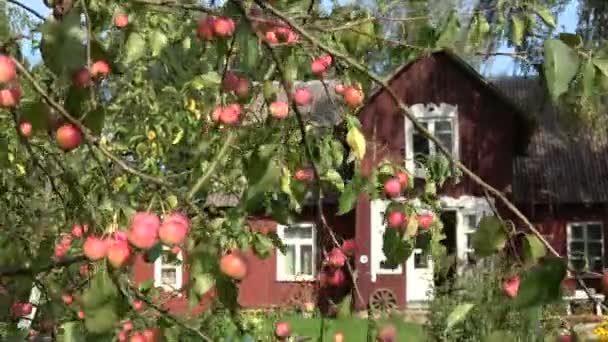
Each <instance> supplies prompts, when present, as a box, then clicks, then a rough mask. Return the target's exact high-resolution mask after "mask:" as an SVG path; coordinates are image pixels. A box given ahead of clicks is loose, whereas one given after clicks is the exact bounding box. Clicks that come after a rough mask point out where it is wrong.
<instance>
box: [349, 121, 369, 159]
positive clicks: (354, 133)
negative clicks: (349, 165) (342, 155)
mask: <svg viewBox="0 0 608 342" xmlns="http://www.w3.org/2000/svg"><path fill="white" fill-rule="evenodd" d="M346 142H347V143H348V146H350V148H351V150H352V152H353V155H354V156H355V158H356V159H357V160H363V157H365V137H364V136H363V134H362V133H361V131H360V130H359V129H358V128H357V127H351V129H350V130H349V131H348V134H346Z"/></svg>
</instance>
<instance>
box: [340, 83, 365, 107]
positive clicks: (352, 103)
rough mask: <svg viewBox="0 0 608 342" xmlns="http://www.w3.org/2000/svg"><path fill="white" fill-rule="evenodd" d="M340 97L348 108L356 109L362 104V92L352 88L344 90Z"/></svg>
mask: <svg viewBox="0 0 608 342" xmlns="http://www.w3.org/2000/svg"><path fill="white" fill-rule="evenodd" d="M342 96H344V101H345V102H346V104H347V105H348V106H349V107H350V108H357V107H359V106H360V105H361V104H362V103H363V92H362V91H361V90H359V89H356V88H354V87H348V88H346V89H344V92H343V93H342Z"/></svg>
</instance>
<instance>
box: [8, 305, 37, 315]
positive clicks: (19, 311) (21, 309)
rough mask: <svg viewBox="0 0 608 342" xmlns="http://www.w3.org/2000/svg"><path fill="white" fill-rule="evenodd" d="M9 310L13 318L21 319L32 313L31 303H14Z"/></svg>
mask: <svg viewBox="0 0 608 342" xmlns="http://www.w3.org/2000/svg"><path fill="white" fill-rule="evenodd" d="M11 309H12V311H13V315H14V316H16V317H23V316H27V315H29V314H31V313H32V309H33V306H32V304H31V303H14V304H13V305H12V307H11Z"/></svg>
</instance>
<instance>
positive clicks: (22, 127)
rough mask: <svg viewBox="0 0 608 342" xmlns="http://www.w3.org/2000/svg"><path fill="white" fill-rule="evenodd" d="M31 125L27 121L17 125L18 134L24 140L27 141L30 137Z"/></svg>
mask: <svg viewBox="0 0 608 342" xmlns="http://www.w3.org/2000/svg"><path fill="white" fill-rule="evenodd" d="M32 131H33V128H32V124H31V123H30V122H29V121H22V122H21V123H20V124H19V134H21V136H22V137H24V138H25V139H29V138H31V137H32Z"/></svg>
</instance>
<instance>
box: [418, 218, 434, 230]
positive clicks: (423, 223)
mask: <svg viewBox="0 0 608 342" xmlns="http://www.w3.org/2000/svg"><path fill="white" fill-rule="evenodd" d="M432 223H433V215H432V214H422V215H420V216H418V228H420V229H422V230H426V229H429V227H430V226H431V224H432Z"/></svg>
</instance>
